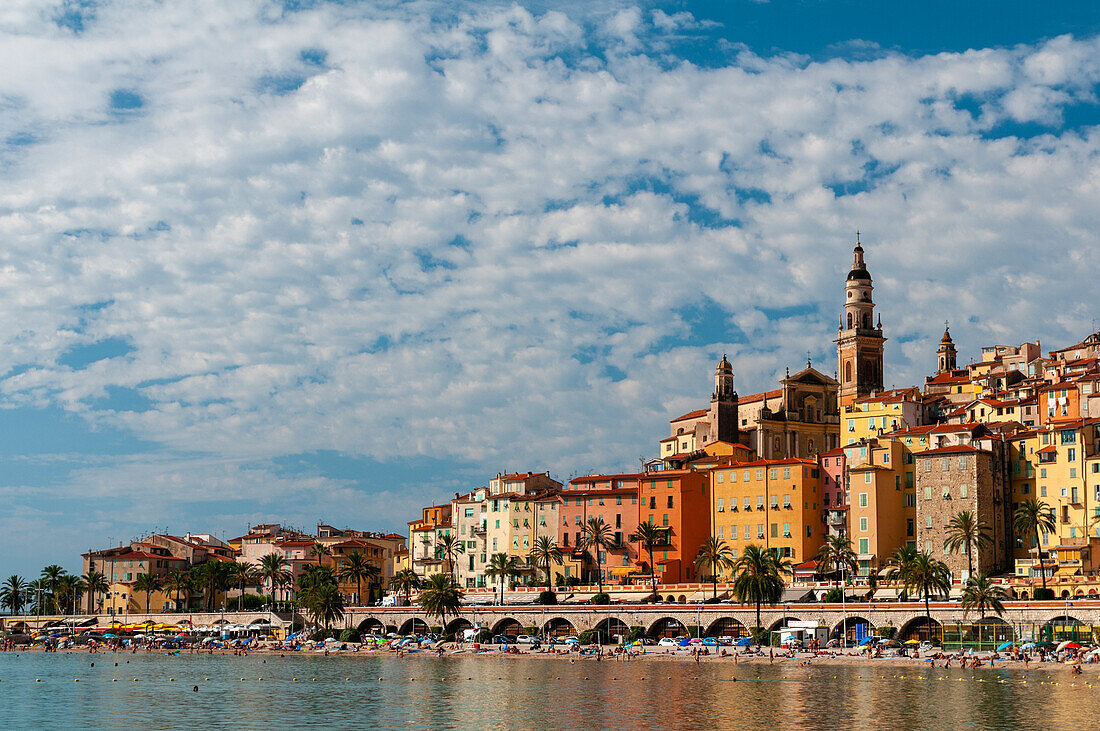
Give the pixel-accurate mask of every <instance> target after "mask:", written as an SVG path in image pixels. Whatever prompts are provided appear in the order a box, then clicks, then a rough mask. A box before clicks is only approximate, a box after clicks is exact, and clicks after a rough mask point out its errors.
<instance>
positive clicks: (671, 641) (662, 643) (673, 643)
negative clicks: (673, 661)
mask: <svg viewBox="0 0 1100 731" xmlns="http://www.w3.org/2000/svg"><path fill="white" fill-rule="evenodd" d="M679 646H680V641H679V640H677V639H675V638H673V637H662V638H661V639H660V640H658V641H657V647H679Z"/></svg>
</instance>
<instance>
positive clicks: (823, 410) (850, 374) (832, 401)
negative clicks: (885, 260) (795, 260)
mask: <svg viewBox="0 0 1100 731" xmlns="http://www.w3.org/2000/svg"><path fill="white" fill-rule="evenodd" d="M873 290H874V285H873V280H872V279H871V274H870V272H869V271H868V270H867V264H866V261H865V260H864V252H863V246H862V244H861V243H860V242H859V241H858V240H857V241H856V246H855V249H854V250H853V252H852V268H851V271H849V273H848V277H847V279H846V280H845V286H844V312H843V314H842V315H841V317H840V323H839V325H838V327H837V337H836V340H835V343H836V348H837V374H838V375H839V381H838V380H837V379H836V378H831V377H829V376H827V375H825V374H824V373H821V372H820V371H818V370H816V369H815V368H814V367H813V366H812V364H811V363H810V362H809V361H807V363H806V367H805V368H803V369H802V370H800V371H798V372H797V373H794V374H792V373H790V371H789V370H788V371H787V374H786V376H785V377H784V378H783V379H781V380H780V381H779V384H778V388H776V389H774V390H771V391H764V392H761V393H755V394H751V395H749V396H743V397H739V396H738V394H737V391H736V389H735V388H734V376H733V366H732V364H731V363H730V362H729V360H728V359H727V358H726V356H724V355H723V356H722V360H720V361H719V362H718V366H717V368H716V369H715V373H714V392H713V394H712V395H711V402H710V406H709V407H708V408H704V409H698V410H696V411H689V412H688V413H686V414H682V415H680V416H678V417H676V418H675V419H673V420H672V421H671V422H669V435H668V437H666V438H665V439H662V440H661V442H660V443H659V445H658V450H659V451H658V454H659V457H660V459H661V460H662V461H663V462H664V463H665V464H666V465H668V466H683V465H686V464H688V463H690V462H692V461H693V460H695V459H698V458H699V457H700V456H701V455H704V454H709V455H712V456H713V455H716V454H731V453H733V454H738V455H739V454H742V453H743V450H738V449H736V448H734V449H732V450H731V449H726V450H725V451H722V450H721V449H719V447H718V445H739V446H740V447H742V448H747V449H748V450H751V453H750V454H751V456H753V457H754V458H758V459H792V458H801V459H816V458H817V457H818V455H820V454H822V453H823V452H827V451H829V450H831V449H834V448H836V447H839V446H840V411H841V408H842V407H843V406H845V405H846V404H850V403H852V402H853V401H855V400H856V399H857V398H862V397H865V396H870V395H873V394H875V393H878V392H881V391H882V390H883V386H882V384H883V346H884V344H885V342H886V337H885V336H884V335H883V330H882V320H881V318H880V319H879V321H878V322H877V323H876V322H875V304H874V301H873V299H872V297H871V294H872V292H873Z"/></svg>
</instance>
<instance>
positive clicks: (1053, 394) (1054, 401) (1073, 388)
mask: <svg viewBox="0 0 1100 731" xmlns="http://www.w3.org/2000/svg"><path fill="white" fill-rule="evenodd" d="M1080 418H1081V395H1080V391H1079V389H1078V387H1077V384H1076V383H1074V382H1071V381H1062V382H1061V383H1052V384H1050V385H1049V386H1043V387H1042V388H1040V389H1039V423H1040V424H1051V423H1057V422H1060V421H1076V420H1078V419H1080Z"/></svg>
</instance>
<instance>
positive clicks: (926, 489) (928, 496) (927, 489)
mask: <svg viewBox="0 0 1100 731" xmlns="http://www.w3.org/2000/svg"><path fill="white" fill-rule="evenodd" d="M924 499H925V500H931V499H932V486H931V485H925V486H924Z"/></svg>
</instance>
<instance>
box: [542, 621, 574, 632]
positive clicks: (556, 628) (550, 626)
mask: <svg viewBox="0 0 1100 731" xmlns="http://www.w3.org/2000/svg"><path fill="white" fill-rule="evenodd" d="M542 633H543V634H544V635H546V636H547V637H568V636H570V635H575V634H577V628H576V627H574V626H573V623H572V622H570V621H569V620H568V619H566V618H565V617H554V618H552V619H550V620H549V621H548V622H546V624H544V625H542Z"/></svg>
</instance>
